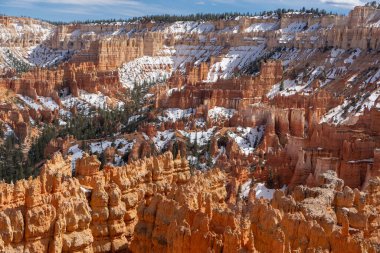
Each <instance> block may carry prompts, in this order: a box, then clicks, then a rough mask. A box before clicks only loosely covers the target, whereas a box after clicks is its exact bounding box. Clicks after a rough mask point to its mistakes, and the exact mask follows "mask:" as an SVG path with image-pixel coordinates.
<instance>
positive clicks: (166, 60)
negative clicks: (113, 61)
mask: <svg viewBox="0 0 380 253" xmlns="http://www.w3.org/2000/svg"><path fill="white" fill-rule="evenodd" d="M172 68H173V59H172V58H171V57H170V56H156V57H151V56H143V57H141V58H137V59H135V60H132V61H130V62H127V63H125V64H123V66H122V67H121V68H120V69H119V77H120V81H121V83H122V84H123V85H124V86H125V87H128V88H130V89H132V88H133V87H134V86H135V84H139V85H141V84H143V83H144V82H147V83H154V82H160V81H164V80H166V79H167V78H169V77H170V76H171V74H172Z"/></svg>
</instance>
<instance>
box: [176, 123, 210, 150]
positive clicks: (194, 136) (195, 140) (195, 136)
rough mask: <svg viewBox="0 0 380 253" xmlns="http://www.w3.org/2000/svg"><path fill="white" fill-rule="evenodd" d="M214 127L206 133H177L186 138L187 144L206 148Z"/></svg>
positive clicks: (181, 131)
mask: <svg viewBox="0 0 380 253" xmlns="http://www.w3.org/2000/svg"><path fill="white" fill-rule="evenodd" d="M215 129H216V128H215V127H213V128H210V129H208V130H207V131H196V132H186V131H183V130H179V132H180V133H181V134H182V135H183V136H184V137H186V138H188V140H189V142H190V143H192V144H197V145H198V146H199V147H204V146H206V145H207V144H208V143H209V142H210V139H211V137H212V136H213V135H214V132H215Z"/></svg>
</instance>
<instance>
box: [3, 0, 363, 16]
mask: <svg viewBox="0 0 380 253" xmlns="http://www.w3.org/2000/svg"><path fill="white" fill-rule="evenodd" d="M365 2H366V1H364V0H347V1H344V0H264V1H262V0H0V14H5V15H12V16H29V17H34V18H41V19H47V20H52V21H73V20H87V19H104V18H116V19H118V18H129V17H135V16H144V15H151V14H190V13H201V12H202V13H210V12H213V13H215V12H230V11H233V12H234V11H239V12H244V13H245V12H252V13H254V12H259V11H262V10H274V9H277V8H293V9H299V8H301V7H303V6H305V7H306V8H311V7H314V8H323V9H326V10H327V11H333V12H337V13H343V14H345V13H347V12H348V11H349V9H350V8H352V7H353V6H355V5H362V4H364V3H365Z"/></svg>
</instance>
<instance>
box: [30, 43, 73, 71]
mask: <svg viewBox="0 0 380 253" xmlns="http://www.w3.org/2000/svg"><path fill="white" fill-rule="evenodd" d="M73 53H74V52H73V51H70V50H54V49H51V48H48V47H46V46H45V45H37V46H32V47H30V48H29V52H28V58H27V59H28V61H29V62H30V63H31V64H32V65H36V66H39V67H50V66H54V65H56V64H58V63H60V62H62V61H64V60H67V59H69V58H70V57H71V55H72V54H73Z"/></svg>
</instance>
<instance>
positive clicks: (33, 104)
mask: <svg viewBox="0 0 380 253" xmlns="http://www.w3.org/2000/svg"><path fill="white" fill-rule="evenodd" d="M17 97H18V98H19V99H21V100H22V101H23V102H24V103H25V104H26V105H27V106H28V107H30V108H32V109H34V110H36V111H38V110H40V109H42V106H41V105H40V104H37V103H36V102H35V101H34V100H33V99H31V98H30V97H27V96H23V95H20V94H17Z"/></svg>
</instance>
